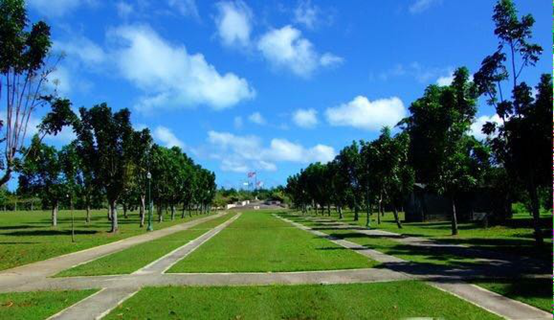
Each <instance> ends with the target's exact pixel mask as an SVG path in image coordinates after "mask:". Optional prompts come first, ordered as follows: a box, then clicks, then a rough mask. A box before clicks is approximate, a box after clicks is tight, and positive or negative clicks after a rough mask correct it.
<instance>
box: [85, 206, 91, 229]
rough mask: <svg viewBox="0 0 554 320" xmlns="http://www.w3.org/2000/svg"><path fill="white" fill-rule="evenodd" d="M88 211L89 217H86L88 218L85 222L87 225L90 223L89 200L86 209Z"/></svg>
mask: <svg viewBox="0 0 554 320" xmlns="http://www.w3.org/2000/svg"><path fill="white" fill-rule="evenodd" d="M86 210H87V215H86V218H85V222H86V223H87V224H89V223H90V204H89V201H88V200H87V208H86Z"/></svg>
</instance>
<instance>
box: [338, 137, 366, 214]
mask: <svg viewBox="0 0 554 320" xmlns="http://www.w3.org/2000/svg"><path fill="white" fill-rule="evenodd" d="M337 160H338V161H339V163H340V168H341V171H342V174H343V175H344V176H345V177H347V178H348V181H349V191H350V192H349V195H350V197H349V198H350V207H351V208H352V209H354V220H355V221H358V219H359V212H360V206H361V199H363V190H362V185H361V181H360V179H361V175H362V172H361V169H362V163H361V157H360V150H359V146H358V143H357V142H356V141H354V142H352V144H351V145H349V146H347V147H345V148H344V149H342V150H341V151H340V153H339V155H338V156H337Z"/></svg>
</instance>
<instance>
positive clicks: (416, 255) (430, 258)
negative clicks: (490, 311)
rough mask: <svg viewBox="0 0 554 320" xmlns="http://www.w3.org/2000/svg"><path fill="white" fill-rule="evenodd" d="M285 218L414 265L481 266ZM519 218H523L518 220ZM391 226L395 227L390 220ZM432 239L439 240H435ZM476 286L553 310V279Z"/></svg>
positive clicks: (440, 253) (441, 252)
mask: <svg viewBox="0 0 554 320" xmlns="http://www.w3.org/2000/svg"><path fill="white" fill-rule="evenodd" d="M285 216H286V217H287V218H288V219H291V220H293V221H296V222H299V223H302V224H304V225H306V226H309V227H312V228H316V229H317V230H320V231H322V232H325V233H327V234H329V235H332V236H335V237H338V238H342V239H345V240H349V241H352V242H355V243H358V244H361V245H363V246H366V247H368V248H371V249H374V250H377V251H380V252H383V253H386V254H390V255H393V256H396V257H399V258H402V259H404V260H407V261H411V262H417V263H424V264H430V265H435V266H448V267H455V268H472V267H475V266H477V265H479V263H480V262H478V261H476V260H475V258H476V257H468V256H460V255H456V254H452V253H447V252H444V250H441V249H439V248H431V247H429V248H426V247H415V246H409V245H405V244H402V243H399V242H396V241H394V240H392V239H387V238H382V237H376V236H367V235H363V234H360V233H356V232H355V231H353V230H338V229H332V228H331V227H326V226H323V225H322V224H319V223H316V222H313V221H310V220H306V219H305V218H304V217H302V216H297V215H292V214H285ZM518 219H524V218H522V217H518ZM389 223H391V224H392V222H390V221H389ZM395 228H396V226H395ZM493 233H494V232H493ZM468 234H471V233H468ZM468 234H466V236H469V235H468ZM431 238H433V239H436V238H434V237H431ZM512 254H513V252H512ZM475 284H477V285H479V286H481V287H483V288H485V289H488V290H491V291H494V292H497V293H499V294H502V295H505V296H507V297H509V298H512V299H515V300H518V301H521V302H523V303H527V304H530V305H533V306H535V307H538V308H540V309H543V310H546V311H549V312H550V311H551V309H552V283H551V280H550V279H546V280H545V279H513V278H511V279H503V280H498V279H494V280H481V281H476V282H475Z"/></svg>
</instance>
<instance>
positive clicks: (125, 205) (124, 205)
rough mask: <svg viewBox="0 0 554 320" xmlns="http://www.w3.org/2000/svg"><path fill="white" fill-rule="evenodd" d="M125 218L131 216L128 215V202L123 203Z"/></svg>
mask: <svg viewBox="0 0 554 320" xmlns="http://www.w3.org/2000/svg"><path fill="white" fill-rule="evenodd" d="M123 218H125V219H127V218H129V216H127V204H126V203H123Z"/></svg>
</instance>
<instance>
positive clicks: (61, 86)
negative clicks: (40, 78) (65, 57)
mask: <svg viewBox="0 0 554 320" xmlns="http://www.w3.org/2000/svg"><path fill="white" fill-rule="evenodd" d="M70 79H71V76H70V75H69V71H68V70H67V68H65V67H63V66H58V67H56V68H55V69H54V71H53V72H52V73H50V74H49V75H48V84H47V88H48V89H49V90H51V91H56V93H58V94H59V95H60V96H67V95H68V94H69V93H70V92H71V80H70Z"/></svg>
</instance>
